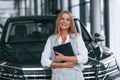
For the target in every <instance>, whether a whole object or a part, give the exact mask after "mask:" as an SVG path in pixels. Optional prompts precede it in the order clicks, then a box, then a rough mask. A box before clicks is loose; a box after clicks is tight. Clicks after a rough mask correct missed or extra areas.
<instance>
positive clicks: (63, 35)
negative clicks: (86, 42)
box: [60, 30, 68, 37]
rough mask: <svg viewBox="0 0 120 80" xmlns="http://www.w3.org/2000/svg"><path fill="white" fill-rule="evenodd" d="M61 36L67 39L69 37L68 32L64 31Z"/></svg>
mask: <svg viewBox="0 0 120 80" xmlns="http://www.w3.org/2000/svg"><path fill="white" fill-rule="evenodd" d="M60 35H61V37H66V36H67V35H68V31H66V30H62V31H61V33H60Z"/></svg>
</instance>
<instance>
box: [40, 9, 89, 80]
mask: <svg viewBox="0 0 120 80" xmlns="http://www.w3.org/2000/svg"><path fill="white" fill-rule="evenodd" d="M67 42H70V43H71V45H72V48H73V51H74V54H75V56H65V55H62V54H61V53H59V52H54V51H53V47H54V46H57V45H60V44H64V43H67ZM87 53H88V52H87V49H86V47H85V44H84V42H83V40H82V36H81V35H80V34H79V33H77V31H76V28H75V24H74V21H73V18H72V15H71V13H70V12H69V11H62V12H61V13H60V14H59V15H58V17H57V20H56V30H55V34H53V35H51V36H50V37H49V38H48V40H47V42H46V45H45V48H44V51H43V53H42V58H41V64H42V66H43V67H50V68H51V69H52V80H84V77H83V73H82V70H83V64H84V63H86V62H87V60H88V54H87ZM55 54H57V55H55ZM63 61H64V62H63Z"/></svg>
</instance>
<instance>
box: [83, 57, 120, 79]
mask: <svg viewBox="0 0 120 80" xmlns="http://www.w3.org/2000/svg"><path fill="white" fill-rule="evenodd" d="M118 72H119V66H118V64H117V62H116V60H115V58H114V57H113V56H111V57H109V58H107V59H105V60H102V61H100V64H97V65H85V66H84V70H83V73H84V76H85V80H93V79H96V80H97V79H103V78H104V79H105V78H107V76H108V75H111V74H114V73H118ZM104 79H103V80H104Z"/></svg>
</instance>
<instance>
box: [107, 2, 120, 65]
mask: <svg viewBox="0 0 120 80" xmlns="http://www.w3.org/2000/svg"><path fill="white" fill-rule="evenodd" d="M109 1H110V49H111V50H112V51H113V52H114V55H115V57H116V59H117V61H118V62H119V65H120V0H109Z"/></svg>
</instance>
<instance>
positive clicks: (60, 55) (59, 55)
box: [55, 52, 64, 62]
mask: <svg viewBox="0 0 120 80" xmlns="http://www.w3.org/2000/svg"><path fill="white" fill-rule="evenodd" d="M55 54H56V56H55V57H56V61H57V62H62V61H63V57H64V55H63V54H61V53H59V52H55Z"/></svg>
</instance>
